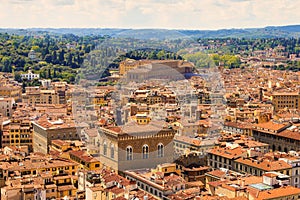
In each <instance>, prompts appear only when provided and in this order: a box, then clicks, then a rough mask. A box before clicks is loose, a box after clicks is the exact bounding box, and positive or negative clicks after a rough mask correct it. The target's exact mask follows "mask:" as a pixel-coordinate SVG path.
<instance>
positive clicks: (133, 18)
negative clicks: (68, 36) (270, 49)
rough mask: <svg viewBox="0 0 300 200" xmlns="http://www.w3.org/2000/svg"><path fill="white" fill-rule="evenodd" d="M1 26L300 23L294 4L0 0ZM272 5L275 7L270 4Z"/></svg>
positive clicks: (154, 26) (176, 26)
mask: <svg viewBox="0 0 300 200" xmlns="http://www.w3.org/2000/svg"><path fill="white" fill-rule="evenodd" d="M0 2H1V8H0V11H1V12H0V20H1V24H0V27H1V28H17V29H18V28H24V29H25V28H122V29H123V28H126V29H184V30H219V29H240V28H242V29H243V28H262V27H266V26H286V25H297V24H299V22H300V12H298V11H297V8H298V7H299V6H300V1H292V0H284V1H282V0H274V1H268V0H267V1H259V0H216V1H210V0H203V1H198V0H186V1H179V0H141V1H138V2H137V1H133V0H107V1H105V0H85V1H82V0H39V1H38V0H10V1H7V0H0ZM270 5H271V6H270Z"/></svg>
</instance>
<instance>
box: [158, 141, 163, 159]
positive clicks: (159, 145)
mask: <svg viewBox="0 0 300 200" xmlns="http://www.w3.org/2000/svg"><path fill="white" fill-rule="evenodd" d="M157 157H159V158H162V157H164V145H163V144H162V143H160V144H158V145H157Z"/></svg>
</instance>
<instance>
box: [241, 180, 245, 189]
mask: <svg viewBox="0 0 300 200" xmlns="http://www.w3.org/2000/svg"><path fill="white" fill-rule="evenodd" d="M245 182H246V181H245V179H243V180H242V185H241V186H242V187H243V188H244V187H245Z"/></svg>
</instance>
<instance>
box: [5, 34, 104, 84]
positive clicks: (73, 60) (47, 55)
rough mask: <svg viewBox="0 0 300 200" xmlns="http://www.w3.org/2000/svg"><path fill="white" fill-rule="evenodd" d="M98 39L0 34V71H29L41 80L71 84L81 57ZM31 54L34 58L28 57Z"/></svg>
mask: <svg viewBox="0 0 300 200" xmlns="http://www.w3.org/2000/svg"><path fill="white" fill-rule="evenodd" d="M101 40H103V37H102V36H82V37H79V36H75V35H72V34H67V35H51V36H50V35H47V34H44V35H38V36H24V35H9V34H0V70H1V71H2V72H13V71H14V72H18V73H16V74H17V75H16V76H17V79H19V78H18V77H19V75H20V73H22V72H26V71H28V69H29V68H31V69H32V70H33V71H34V72H35V73H39V74H40V76H41V78H51V79H55V80H64V81H68V82H72V81H74V79H75V76H76V73H77V70H76V69H78V68H79V67H80V66H81V65H82V64H83V61H84V59H85V57H86V56H87V55H88V54H89V53H90V52H91V51H92V50H93V49H95V46H96V45H97V44H98V43H99V41H101ZM30 52H34V54H35V58H34V59H32V58H30V57H29V53H30Z"/></svg>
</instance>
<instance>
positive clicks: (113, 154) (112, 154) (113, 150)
mask: <svg viewBox="0 0 300 200" xmlns="http://www.w3.org/2000/svg"><path fill="white" fill-rule="evenodd" d="M110 157H111V158H115V146H114V145H113V144H111V145H110Z"/></svg>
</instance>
